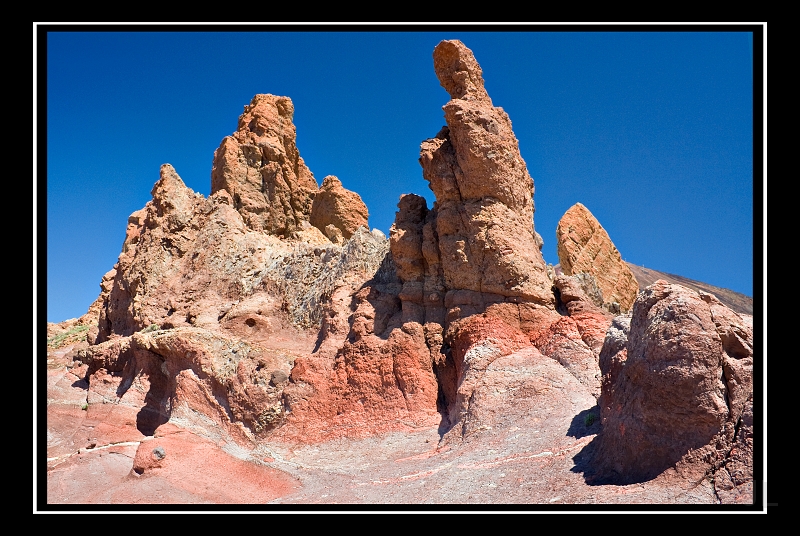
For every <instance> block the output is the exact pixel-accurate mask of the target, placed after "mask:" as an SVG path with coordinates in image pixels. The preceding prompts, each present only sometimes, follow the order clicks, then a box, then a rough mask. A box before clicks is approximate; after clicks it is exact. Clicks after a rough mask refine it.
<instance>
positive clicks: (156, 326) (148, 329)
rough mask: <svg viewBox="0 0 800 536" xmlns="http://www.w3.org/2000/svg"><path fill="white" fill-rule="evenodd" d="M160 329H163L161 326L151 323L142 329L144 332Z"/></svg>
mask: <svg viewBox="0 0 800 536" xmlns="http://www.w3.org/2000/svg"><path fill="white" fill-rule="evenodd" d="M160 329H161V326H159V325H158V324H150V325H149V326H147V327H146V328H144V329H143V330H142V333H149V332H151V331H158V330H160Z"/></svg>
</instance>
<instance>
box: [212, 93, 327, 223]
mask: <svg viewBox="0 0 800 536" xmlns="http://www.w3.org/2000/svg"><path fill="white" fill-rule="evenodd" d="M293 116H294V105H293V104H292V101H291V99H289V98H288V97H277V96H275V95H263V94H262V95H256V96H255V97H253V100H252V101H251V102H250V104H249V105H248V106H245V109H244V113H243V114H242V115H241V116H240V117H239V126H238V128H237V130H236V132H234V134H233V135H232V136H228V137H226V138H225V139H223V140H222V143H221V144H220V146H219V148H218V149H217V150H216V152H215V153H214V162H213V167H212V170H211V194H212V195H213V194H214V193H216V192H219V191H221V190H225V191H227V192H228V193H229V194H230V196H231V199H232V200H233V207H234V208H235V209H236V210H237V211H239V213H241V215H242V218H243V219H244V221H245V223H246V225H247V227H248V228H250V229H253V230H256V231H265V232H267V233H270V234H274V235H277V236H284V237H287V238H288V237H289V236H290V235H291V234H292V233H293V232H295V231H298V230H300V229H302V222H304V221H305V222H308V221H309V219H310V214H311V205H312V202H313V200H314V195H315V194H316V192H317V189H318V187H317V182H316V180H314V175H313V174H312V173H311V171H310V170H309V169H308V167H307V166H306V164H305V162H304V161H303V159H302V157H301V156H300V152H299V151H298V149H297V145H296V144H295V141H296V139H297V133H296V131H295V126H294V123H293V122H292V117H293Z"/></svg>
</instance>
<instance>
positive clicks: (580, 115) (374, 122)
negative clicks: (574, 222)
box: [34, 25, 763, 322]
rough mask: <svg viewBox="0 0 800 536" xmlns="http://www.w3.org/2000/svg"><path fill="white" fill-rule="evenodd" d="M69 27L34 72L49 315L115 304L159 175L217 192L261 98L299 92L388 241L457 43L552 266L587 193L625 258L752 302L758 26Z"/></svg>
mask: <svg viewBox="0 0 800 536" xmlns="http://www.w3.org/2000/svg"><path fill="white" fill-rule="evenodd" d="M61 28H62V29H64V30H66V31H59V32H56V31H51V32H48V39H47V50H46V53H47V54H46V62H47V65H46V67H47V68H46V76H45V77H44V78H45V79H44V80H42V77H39V78H38V79H37V83H38V91H40V92H44V91H45V86H43V83H45V82H46V103H47V108H46V111H45V110H42V109H41V108H38V109H37V110H36V113H37V114H40V119H41V115H45V116H46V122H43V124H44V126H45V127H46V140H47V144H46V148H45V147H44V146H43V145H37V147H35V150H37V151H39V152H44V151H45V150H46V163H47V169H46V175H45V174H44V173H42V171H43V170H39V173H40V177H39V180H38V182H35V184H34V188H35V195H36V196H37V197H38V199H39V204H38V206H37V207H36V208H38V210H40V211H44V212H45V213H46V214H45V215H46V221H42V219H43V218H41V216H42V214H41V213H39V218H38V225H39V226H43V225H44V226H45V229H41V227H40V228H39V231H40V232H38V233H35V234H36V235H37V236H36V237H35V239H38V240H45V239H46V259H43V258H41V256H40V257H39V258H37V260H36V262H37V265H38V266H37V268H38V270H39V271H40V275H43V274H41V272H42V271H43V269H44V268H45V267H46V289H45V288H42V285H41V283H42V281H41V278H40V279H39V281H38V285H39V286H38V288H37V290H38V292H46V298H47V320H48V321H51V322H58V321H62V320H65V319H67V318H74V317H78V316H81V315H82V314H84V313H85V312H86V310H87V309H88V307H89V305H90V304H91V303H92V302H93V301H94V299H95V298H96V297H97V296H98V294H99V291H100V287H99V283H100V280H101V278H102V276H103V274H105V273H106V272H107V271H108V270H110V269H111V268H112V267H113V265H114V263H115V262H116V260H117V257H118V255H119V253H120V250H121V247H122V242H123V239H124V237H125V229H126V225H127V218H128V216H129V215H130V214H131V213H132V212H134V211H136V210H138V209H140V208H142V207H143V206H144V205H145V204H146V203H147V201H149V200H150V199H151V196H150V190H151V189H152V187H153V184H154V183H155V182H156V181H157V180H158V178H159V168H160V166H161V165H162V164H164V163H170V164H172V165H173V166H174V167H175V169H176V170H177V172H178V174H179V175H180V176H181V178H182V179H183V180H184V182H185V183H186V185H187V186H189V187H190V188H191V189H193V190H194V191H196V192H199V193H201V194H203V195H206V196H207V195H209V193H210V186H211V161H212V158H213V154H214V150H215V149H216V148H217V147H218V146H219V144H220V142H221V141H222V139H223V138H224V137H225V136H227V135H229V134H232V133H233V132H234V131H235V129H236V125H237V120H238V117H239V115H240V114H241V113H242V111H243V109H244V106H245V105H247V104H248V103H249V102H250V100H251V99H252V97H253V95H255V94H257V93H272V94H275V95H283V96H288V97H290V98H291V99H292V101H293V102H294V106H295V116H294V122H295V125H296V127H297V146H298V149H299V150H300V154H301V156H302V157H303V159H304V160H305V161H306V164H307V165H308V167H309V168H310V169H311V171H312V172H313V173H314V176H315V178H316V179H317V182H318V183H320V184H321V183H322V179H323V178H324V177H325V176H326V175H336V176H337V177H339V179H340V180H341V181H342V183H343V184H344V186H345V187H346V188H348V189H350V190H354V191H356V192H358V193H359V194H360V195H361V197H362V199H363V200H364V202H365V203H366V204H367V207H368V209H369V212H370V226H371V227H372V228H378V229H380V230H382V231H383V232H385V233H387V234H388V231H389V227H390V226H391V224H392V222H393V221H394V214H395V211H396V210H397V201H398V199H399V197H400V195H401V194H404V193H409V192H413V193H417V194H420V195H424V196H425V197H426V198H427V199H428V203H429V206H430V205H432V203H433V200H434V198H433V195H432V192H431V191H430V189H429V188H428V183H427V182H426V181H425V180H424V179H423V178H422V170H421V167H420V165H419V163H418V158H419V146H420V143H421V142H422V141H423V140H425V139H427V138H431V137H433V136H435V135H436V133H437V132H438V131H439V129H440V128H441V127H442V126H443V125H444V124H445V123H444V117H443V112H442V109H441V108H442V106H443V105H444V104H445V103H446V102H447V100H448V98H449V97H448V95H447V93H446V92H445V90H444V89H443V88H442V87H441V86H440V85H439V82H438V80H437V78H436V75H435V73H434V71H433V61H432V52H433V49H434V47H435V46H436V44H437V43H439V42H440V41H441V40H443V39H460V40H461V41H463V42H464V44H466V45H467V46H468V47H469V48H471V49H472V51H473V52H474V54H475V57H476V59H477V60H478V63H479V64H480V65H481V67H482V69H483V76H484V80H485V82H486V88H487V91H488V93H489V95H490V96H491V98H492V101H493V103H494V105H495V106H500V107H502V108H503V109H505V111H506V112H507V113H508V114H509V116H510V118H511V122H512V125H513V128H514V132H515V134H516V135H517V138H518V139H519V144H520V151H521V153H522V157H523V158H524V160H525V162H526V163H527V166H528V170H529V172H530V174H531V176H532V177H533V180H534V185H535V194H534V201H535V205H536V213H535V215H534V221H535V225H536V230H537V231H538V232H539V233H540V234H541V235H542V237H543V238H544V248H543V250H542V251H543V254H544V258H545V260H546V261H547V262H549V263H551V264H556V263H557V262H558V257H557V255H556V248H555V229H556V225H557V223H558V220H559V219H560V218H561V216H562V215H563V214H564V212H565V211H566V210H567V209H568V208H569V207H570V206H572V205H573V204H575V203H577V202H580V203H583V204H584V205H585V206H586V207H587V208H589V210H590V211H592V213H593V214H594V215H595V216H596V217H597V219H598V220H599V221H600V223H601V224H602V225H603V227H604V228H605V229H606V230H607V231H608V233H609V235H610V236H611V239H612V240H613V242H614V244H615V245H616V246H617V248H618V249H619V251H620V252H621V254H622V256H623V257H624V258H625V259H626V260H627V261H629V262H632V263H634V264H638V265H641V266H645V267H647V268H653V269H656V270H661V271H664V272H669V273H673V274H678V275H682V276H685V277H688V278H691V279H695V280H699V281H703V282H706V283H709V284H711V285H716V286H719V287H724V288H729V289H731V290H734V291H737V292H741V293H744V294H747V295H749V296H752V295H753V285H754V281H753V272H754V271H753V263H754V261H755V262H758V263H759V264H760V263H761V262H762V258H761V252H760V251H759V252H758V255H755V256H754V249H753V248H754V241H753V238H754V225H753V223H754V206H753V202H754V195H753V194H754V188H758V189H759V190H760V189H761V188H762V186H763V185H762V182H761V180H762V176H761V173H760V170H761V166H759V173H758V174H756V182H757V183H756V184H754V152H753V139H754V125H753V118H754V113H753V104H754V101H753V57H752V55H753V42H752V34H751V33H749V32H745V31H742V28H741V27H728V26H710V27H703V28H704V29H710V30H712V31H690V32H687V31H683V30H686V29H687V28H688V29H695V30H696V29H697V28H690V27H686V26H675V27H667V31H654V29H653V28H652V27H648V26H630V27H624V28H623V31H608V30H609V29H614V30H618V29H619V27H603V26H595V27H577V28H576V27H570V29H578V30H579V31H563V30H564V29H565V27H562V26H547V27H544V28H542V27H537V28H536V29H533V28H525V29H523V30H524V31H509V28H508V27H504V26H488V25H487V26H482V27H480V30H481V31H462V29H461V28H459V27H455V26H452V27H450V26H429V27H414V28H413V29H415V30H417V31H407V30H408V29H409V28H410V27H404V28H402V30H403V31H387V29H386V28H385V27H381V26H369V27H361V28H358V29H359V30H360V31H352V30H353V27H347V28H343V27H337V26H328V27H303V29H305V30H307V31H296V30H297V27H293V26H261V27H258V26H256V27H251V26H248V27H244V26H241V27H234V28H233V31H222V27H213V26H211V27H205V28H204V29H203V30H204V31H186V30H189V29H190V28H191V27H187V26H158V27H147V28H145V27H134V31H121V30H120V28H121V27H115V26H113V25H108V26H95V27H90V28H91V29H93V30H104V31H91V32H85V31H84V32H79V31H76V27H72V26H64V27H61ZM225 28H228V29H230V27H225ZM515 28H516V29H519V28H520V27H515ZM147 29H150V30H154V31H145V30H147ZM345 29H346V30H347V31H344V30H345ZM175 30H183V31H175ZM207 30H212V31H207ZM246 30H254V31H246ZM589 30H592V31H589ZM756 74H757V75H758V76H757V79H758V80H759V81H760V80H761V74H762V73H761V72H758V73H756ZM756 105H757V106H758V109H759V111H760V110H761V106H762V103H761V102H760V101H759V102H757V103H756ZM756 117H760V113H759V115H757V116H756ZM41 124H42V123H40V125H41ZM758 126H759V127H760V125H758ZM42 187H45V189H46V191H43V188H42ZM43 197H44V198H45V199H42V198H43ZM44 200H46V207H44V206H42V203H41V202H42V201H44ZM756 214H757V215H758V216H759V218H760V217H761V215H762V209H761V207H759V209H758V211H757V212H756ZM42 230H44V231H46V233H45V234H46V236H42V234H43V233H41V231H42ZM755 230H756V231H758V232H760V231H761V226H760V224H759V226H758V227H756V228H755ZM756 243H757V244H758V246H759V247H761V240H758V241H757V242H756ZM761 284H762V282H761V281H757V282H756V285H757V286H758V287H759V289H760V288H761Z"/></svg>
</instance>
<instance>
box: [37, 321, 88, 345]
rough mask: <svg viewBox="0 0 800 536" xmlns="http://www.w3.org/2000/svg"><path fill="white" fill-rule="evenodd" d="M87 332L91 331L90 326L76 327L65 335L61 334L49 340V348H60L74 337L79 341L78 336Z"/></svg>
mask: <svg viewBox="0 0 800 536" xmlns="http://www.w3.org/2000/svg"><path fill="white" fill-rule="evenodd" d="M86 331H89V326H83V325H79V326H74V327H72V328H70V329H69V330H68V331H65V332H64V333H59V334H58V335H54V336H52V337H50V338H49V339H47V346H48V348H58V347H59V346H61V344H62V343H63V342H64V341H66V340H67V339H68V338H70V337H73V338H76V339H77V338H78V337H77V336H78V335H80V334H81V333H84V332H86Z"/></svg>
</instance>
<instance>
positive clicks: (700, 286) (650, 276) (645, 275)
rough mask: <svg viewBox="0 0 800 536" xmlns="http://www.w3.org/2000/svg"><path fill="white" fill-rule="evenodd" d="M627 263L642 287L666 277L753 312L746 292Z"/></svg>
mask: <svg viewBox="0 0 800 536" xmlns="http://www.w3.org/2000/svg"><path fill="white" fill-rule="evenodd" d="M626 264H627V265H628V268H630V269H631V272H633V275H634V276H635V277H636V281H638V282H639V288H640V289H643V288H645V287H648V286H650V285H652V284H653V283H655V282H656V280H658V279H664V280H666V281H669V282H670V283H677V284H679V285H683V286H684V287H689V288H691V289H694V290H702V291H703V292H708V293H709V294H713V295H714V296H716V297H717V298H719V301H721V302H722V303H724V304H725V305H727V306H728V307H730V308H731V309H733V310H734V311H736V312H737V313H745V314H748V315H751V314H753V298H751V297H750V296H745V295H744V294H740V293H738V292H734V291H732V290H729V289H726V288H720V287H715V286H713V285H709V284H707V283H701V282H700V281H693V280H691V279H688V278H686V277H682V276H679V275H674V274H668V273H665V272H659V271H658V270H651V269H650V268H644V267H643V266H636V265H635V264H631V263H629V262H627V263H626Z"/></svg>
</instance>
